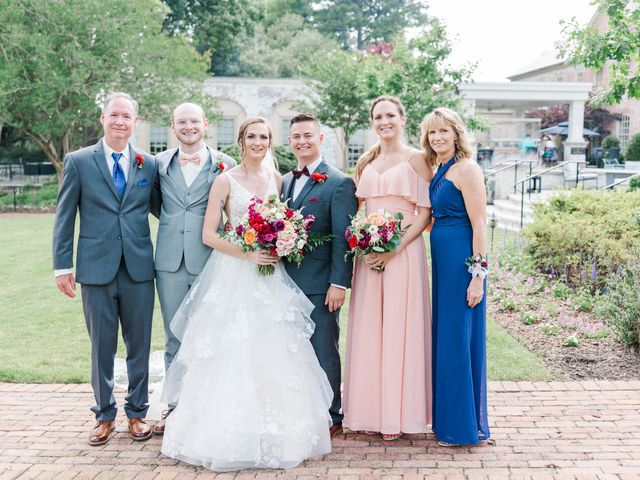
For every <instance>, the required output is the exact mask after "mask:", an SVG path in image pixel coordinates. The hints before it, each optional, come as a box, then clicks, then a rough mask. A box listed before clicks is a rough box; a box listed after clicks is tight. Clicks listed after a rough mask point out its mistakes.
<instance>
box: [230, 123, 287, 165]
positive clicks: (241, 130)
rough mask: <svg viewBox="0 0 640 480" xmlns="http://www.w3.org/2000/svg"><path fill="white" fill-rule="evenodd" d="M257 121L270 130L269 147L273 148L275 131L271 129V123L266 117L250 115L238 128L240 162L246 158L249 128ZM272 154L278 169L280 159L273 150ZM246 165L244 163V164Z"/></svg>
mask: <svg viewBox="0 0 640 480" xmlns="http://www.w3.org/2000/svg"><path fill="white" fill-rule="evenodd" d="M257 123H262V124H263V125H266V127H267V130H269V148H271V146H272V145H273V132H272V131H271V125H269V122H267V119H266V118H263V117H249V118H247V119H246V120H245V121H244V122H242V124H241V125H240V128H239V129H238V139H237V143H238V146H239V147H240V163H242V161H243V160H244V156H245V153H246V149H245V144H244V142H245V136H246V135H247V130H248V129H249V127H250V126H251V125H255V124H257ZM271 156H272V158H273V163H274V164H275V166H276V169H277V168H278V160H277V159H276V157H275V155H274V154H273V152H272V153H271ZM243 167H244V165H243Z"/></svg>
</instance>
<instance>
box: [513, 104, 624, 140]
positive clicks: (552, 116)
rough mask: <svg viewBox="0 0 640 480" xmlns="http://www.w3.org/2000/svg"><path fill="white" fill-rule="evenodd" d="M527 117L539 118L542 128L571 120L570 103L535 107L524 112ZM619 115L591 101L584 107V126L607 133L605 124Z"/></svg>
mask: <svg viewBox="0 0 640 480" xmlns="http://www.w3.org/2000/svg"><path fill="white" fill-rule="evenodd" d="M524 117H525V118H539V119H540V120H541V122H540V128H549V127H553V126H554V125H557V124H558V123H560V122H566V121H567V120H569V104H568V103H564V104H561V105H551V106H549V107H547V108H533V109H530V110H527V111H526V112H525V113H524ZM618 118H619V115H617V114H615V113H611V112H609V111H608V110H605V109H604V108H599V107H595V106H594V105H592V104H591V102H589V103H587V104H585V107H584V126H585V127H586V128H589V129H591V130H595V131H596V132H598V133H605V130H604V125H605V124H606V123H607V122H609V121H611V120H614V119H618Z"/></svg>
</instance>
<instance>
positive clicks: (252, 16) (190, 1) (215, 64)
mask: <svg viewBox="0 0 640 480" xmlns="http://www.w3.org/2000/svg"><path fill="white" fill-rule="evenodd" d="M164 3H166V4H167V6H168V7H169V8H170V11H169V12H168V14H167V16H166V18H165V20H164V29H165V31H166V32H168V33H169V34H171V35H180V34H185V35H188V36H189V37H190V38H191V40H192V42H193V45H194V47H195V48H196V50H197V51H198V52H199V53H207V54H209V55H210V57H211V65H210V71H211V72H212V73H214V74H215V75H229V74H235V71H234V68H235V63H236V62H237V54H238V51H239V50H240V49H241V48H242V44H241V43H239V39H240V38H244V37H243V35H242V34H245V35H248V36H252V35H253V30H254V28H255V25H256V23H257V22H258V21H260V20H261V19H262V18H263V14H264V11H263V6H262V4H261V2H255V1H253V0H164Z"/></svg>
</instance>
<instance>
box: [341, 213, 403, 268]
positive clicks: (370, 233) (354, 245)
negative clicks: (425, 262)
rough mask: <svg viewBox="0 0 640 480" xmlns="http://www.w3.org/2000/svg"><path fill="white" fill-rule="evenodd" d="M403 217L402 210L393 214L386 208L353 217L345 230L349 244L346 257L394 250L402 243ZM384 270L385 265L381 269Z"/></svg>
mask: <svg viewBox="0 0 640 480" xmlns="http://www.w3.org/2000/svg"><path fill="white" fill-rule="evenodd" d="M403 218H404V216H403V215H402V213H400V212H396V213H395V214H394V215H391V214H390V213H388V212H387V211H386V210H379V211H378V212H374V213H371V214H369V215H367V216H365V215H364V214H358V215H355V216H354V217H352V219H351V224H350V225H349V228H348V229H347V230H346V231H345V232H344V237H345V239H346V240H347V242H348V244H349V250H348V251H347V253H346V254H345V257H347V256H348V255H353V256H354V257H356V258H358V257H361V256H363V255H367V254H369V253H373V252H378V253H384V252H393V251H394V250H395V249H396V248H397V247H398V245H400V240H401V234H402V226H401V222H402V219H403ZM383 270H384V267H383V268H382V269H380V270H379V271H383Z"/></svg>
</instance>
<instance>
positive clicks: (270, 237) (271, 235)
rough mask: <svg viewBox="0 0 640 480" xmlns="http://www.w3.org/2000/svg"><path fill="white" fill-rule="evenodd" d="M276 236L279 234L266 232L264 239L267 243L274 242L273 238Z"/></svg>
mask: <svg viewBox="0 0 640 480" xmlns="http://www.w3.org/2000/svg"><path fill="white" fill-rule="evenodd" d="M275 238H278V235H276V234H274V233H265V234H264V241H265V242H266V243H271V242H273V240H274V239H275Z"/></svg>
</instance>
